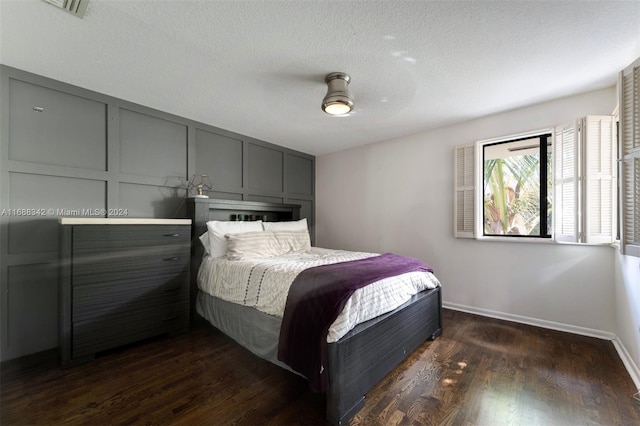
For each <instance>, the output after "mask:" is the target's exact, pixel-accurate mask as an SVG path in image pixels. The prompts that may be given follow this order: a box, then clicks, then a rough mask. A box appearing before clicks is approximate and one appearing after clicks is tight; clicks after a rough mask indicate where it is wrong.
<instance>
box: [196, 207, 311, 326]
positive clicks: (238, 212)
mask: <svg viewBox="0 0 640 426" xmlns="http://www.w3.org/2000/svg"><path fill="white" fill-rule="evenodd" d="M300 208H301V206H300V205H298V204H277V203H263V202H260V201H237V200H217V199H211V198H188V199H187V216H188V217H189V218H190V219H191V221H192V222H191V223H192V225H191V309H192V310H191V318H195V300H196V299H195V297H196V294H197V290H198V285H197V283H196V277H197V276H198V268H199V267H200V262H201V261H202V256H203V255H204V249H203V247H202V244H200V241H199V239H198V237H200V235H202V234H203V233H205V232H206V231H207V222H208V221H210V220H262V221H264V222H278V221H284V220H298V219H300Z"/></svg>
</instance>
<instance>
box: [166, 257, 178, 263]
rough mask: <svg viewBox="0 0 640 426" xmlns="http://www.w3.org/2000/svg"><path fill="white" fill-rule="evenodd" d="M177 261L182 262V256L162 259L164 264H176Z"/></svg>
mask: <svg viewBox="0 0 640 426" xmlns="http://www.w3.org/2000/svg"><path fill="white" fill-rule="evenodd" d="M176 260H180V256H174V257H165V258H164V259H162V261H163V262H175V261H176Z"/></svg>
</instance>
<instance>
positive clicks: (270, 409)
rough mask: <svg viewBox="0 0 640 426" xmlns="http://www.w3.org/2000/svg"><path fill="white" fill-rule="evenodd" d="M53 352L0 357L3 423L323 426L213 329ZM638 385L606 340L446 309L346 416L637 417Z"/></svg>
mask: <svg viewBox="0 0 640 426" xmlns="http://www.w3.org/2000/svg"><path fill="white" fill-rule="evenodd" d="M48 355H49V356H48ZM50 355H51V353H49V354H43V355H39V356H33V357H30V358H25V359H21V360H20V361H19V362H16V361H10V362H7V363H4V364H3V369H2V375H1V377H0V379H1V387H2V390H1V395H0V424H2V425H58V424H86V425H103V424H104V425H106V424H109V425H110V424H128V425H129V424H141V425H164V424H185V425H219V424H220V425H222V424H239V425H254V424H255V425H261V424H265V425H298V424H300V425H302V424H305V425H306V424H308V425H324V424H326V421H325V420H324V401H323V398H322V397H321V396H320V395H317V394H313V393H311V392H310V391H308V389H307V387H306V382H305V380H303V379H302V378H300V377H298V376H296V375H294V374H292V373H289V372H287V371H285V370H282V369H280V368H278V367H276V366H273V365H271V364H270V363H268V362H266V361H263V360H261V359H259V358H257V357H255V356H253V355H252V354H250V353H249V352H247V351H246V350H244V349H242V348H241V347H239V346H238V345H237V344H235V343H234V342H233V341H231V340H229V339H228V338H226V337H225V336H223V335H222V334H221V333H219V332H218V331H216V330H214V329H212V328H210V327H203V328H199V329H196V330H194V331H192V332H190V333H188V334H186V335H182V336H176V337H170V338H162V339H156V340H152V341H147V342H143V343H140V344H136V345H131V346H129V347H126V348H121V349H118V350H114V351H111V352H109V353H104V354H102V355H100V356H98V357H97V358H96V360H95V361H93V362H90V363H88V364H84V365H80V366H77V367H74V368H70V369H66V370H63V369H61V368H59V367H58V366H57V365H56V364H55V360H52V359H51V357H50ZM635 392H636V389H635V388H634V384H633V382H632V380H631V378H630V377H629V375H628V373H627V372H626V370H625V368H624V366H623V364H622V361H621V360H620V358H619V357H618V355H617V353H616V351H615V349H614V347H613V345H612V343H611V342H608V341H603V340H598V339H594V338H588V337H583V336H576V335H572V334H567V333H562V332H556V331H552V330H546V329H541V328H536V327H531V326H526V325H521V324H515V323H511V322H505V321H499V320H494V319H490V318H484V317H479V316H475V315H470V314H466V313H461V312H456V311H450V310H445V311H444V332H443V334H442V336H441V337H439V338H438V339H437V340H435V341H433V342H425V343H424V344H423V345H422V346H421V347H419V348H418V350H416V351H415V352H414V353H413V354H411V355H410V356H409V358H408V359H407V360H406V361H405V362H404V363H402V364H401V365H400V366H398V368H396V369H395V370H394V371H393V372H392V373H391V374H389V375H388V376H387V377H386V378H385V379H384V380H383V381H382V382H381V383H379V384H378V385H377V386H376V387H375V388H374V389H372V390H371V391H370V392H369V393H368V394H367V400H366V404H365V407H364V408H363V409H362V411H361V412H360V413H359V414H358V415H357V416H356V417H355V418H354V419H353V420H352V421H351V424H352V425H367V426H368V425H390V424H411V425H492V426H493V425H545V426H547V425H640V402H638V401H636V400H634V399H633V394H634V393H635Z"/></svg>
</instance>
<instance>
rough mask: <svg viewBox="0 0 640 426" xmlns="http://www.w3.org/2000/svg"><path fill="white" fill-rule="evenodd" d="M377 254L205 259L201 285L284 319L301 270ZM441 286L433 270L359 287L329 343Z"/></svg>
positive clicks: (334, 252)
mask: <svg viewBox="0 0 640 426" xmlns="http://www.w3.org/2000/svg"><path fill="white" fill-rule="evenodd" d="M376 255H377V254H376V253H364V252H352V251H343V250H329V249H322V248H317V247H313V248H312V249H311V251H310V252H308V253H290V254H286V255H283V256H278V257H273V258H268V259H253V260H227V259H226V258H215V259H214V258H211V257H205V258H204V259H203V261H202V265H201V266H200V270H199V272H198V286H199V287H200V289H201V290H202V291H204V292H206V293H208V294H210V295H212V296H215V297H218V298H220V299H223V300H226V301H229V302H233V303H238V304H240V305H245V306H251V307H253V308H255V309H258V310H260V311H262V312H264V313H267V314H269V315H275V316H277V317H279V318H282V316H283V315H284V307H285V305H286V302H287V294H288V292H289V287H290V286H291V284H292V283H293V280H294V279H295V277H296V276H297V275H298V274H299V273H300V272H301V271H303V270H305V269H307V268H311V267H313V266H319V265H327V264H331V263H338V262H346V261H350V260H357V259H364V258H367V257H371V256H376ZM439 285H440V282H439V281H438V279H437V278H436V277H435V275H433V274H432V273H430V272H409V273H406V274H402V275H398V276H395V277H390V278H385V279H383V280H380V281H377V282H375V283H373V284H371V285H368V286H365V287H363V288H361V289H358V290H356V291H355V293H354V294H353V295H352V296H351V298H350V299H349V301H347V304H346V305H345V307H344V310H343V311H342V313H341V314H340V315H339V316H338V318H337V319H336V321H335V322H334V323H333V325H332V326H331V327H330V328H329V335H328V337H327V342H329V343H331V342H336V341H338V340H339V339H340V338H341V337H342V336H344V335H345V334H347V333H348V332H349V330H351V329H352V328H353V327H355V326H356V325H357V324H359V323H361V322H364V321H367V320H370V319H372V318H375V317H377V316H379V315H381V314H384V313H386V312H389V311H392V310H394V309H395V308H397V307H398V306H400V305H402V304H403V303H404V302H406V301H407V300H409V299H410V298H411V296H413V295H414V294H416V293H418V292H420V291H422V290H426V289H429V288H435V287H438V286H439Z"/></svg>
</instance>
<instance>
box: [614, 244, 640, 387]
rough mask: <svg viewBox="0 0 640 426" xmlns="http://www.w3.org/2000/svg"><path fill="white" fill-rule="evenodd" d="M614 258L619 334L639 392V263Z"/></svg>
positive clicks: (633, 260)
mask: <svg viewBox="0 0 640 426" xmlns="http://www.w3.org/2000/svg"><path fill="white" fill-rule="evenodd" d="M615 257H616V262H615V283H616V304H615V311H616V321H617V325H618V329H617V332H616V334H617V335H618V339H619V343H621V344H622V346H623V348H624V350H625V351H626V357H625V356H623V357H622V359H623V360H624V361H625V362H627V363H630V364H632V365H627V369H628V370H629V371H630V372H631V373H632V376H633V379H634V381H635V383H636V386H637V387H638V388H640V374H639V370H638V366H640V259H638V258H637V257H630V256H621V255H620V254H616V256H615ZM623 355H625V354H623ZM634 372H635V374H634Z"/></svg>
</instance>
